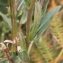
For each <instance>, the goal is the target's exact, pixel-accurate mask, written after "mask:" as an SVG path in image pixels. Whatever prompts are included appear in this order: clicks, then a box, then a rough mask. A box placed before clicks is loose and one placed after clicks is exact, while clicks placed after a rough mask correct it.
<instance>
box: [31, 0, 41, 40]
mask: <svg viewBox="0 0 63 63" xmlns="http://www.w3.org/2000/svg"><path fill="white" fill-rule="evenodd" d="M41 10H42V7H41V5H40V2H38V1H37V2H36V3H35V11H34V22H33V25H32V28H31V31H30V39H32V37H34V36H35V33H36V31H37V28H38V26H39V23H40V19H41Z"/></svg>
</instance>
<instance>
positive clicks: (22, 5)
mask: <svg viewBox="0 0 63 63" xmlns="http://www.w3.org/2000/svg"><path fill="white" fill-rule="evenodd" d="M37 1H40V4H41V5H42V6H43V7H41V6H40V4H39V3H36V4H35V5H36V6H37V7H38V9H39V10H38V12H39V13H34V12H37V7H36V8H35V9H34V10H35V11H33V14H32V15H33V17H32V21H33V20H34V19H35V20H34V23H35V24H33V22H32V23H31V24H32V25H31V29H30V30H32V31H31V33H30V35H31V36H30V40H32V39H33V37H34V36H35V35H33V33H36V30H37V28H38V26H37V25H38V24H39V23H38V21H40V17H41V15H42V16H44V15H45V13H46V12H49V11H50V10H52V9H54V8H55V7H56V6H58V5H63V0H50V1H49V0H44V4H43V0H37ZM17 3H18V4H19V5H18V6H16V7H17V11H16V12H17V13H16V15H17V16H16V18H17V20H16V23H17V27H18V29H17V33H19V36H18V38H19V40H20V43H19V44H18V45H19V46H21V47H22V49H21V50H20V51H19V53H18V55H17V56H16V55H15V54H14V53H15V52H14V53H12V47H11V44H9V49H10V50H11V55H12V56H13V58H14V60H15V61H16V63H29V62H28V61H29V59H30V63H63V7H62V8H61V9H60V10H59V12H57V14H56V15H55V16H54V18H53V20H52V22H51V23H50V25H49V27H48V28H47V29H46V31H45V32H44V33H43V34H42V35H41V36H40V37H39V38H38V39H36V40H35V41H34V44H33V46H32V48H31V52H30V54H29V56H30V58H29V56H28V54H27V52H26V44H25V42H26V41H25V38H24V36H25V34H26V32H25V31H26V20H27V16H28V7H29V6H30V3H31V0H18V2H16V4H17ZM45 4H46V5H45ZM9 5H10V4H9V0H0V15H1V16H0V42H4V40H11V39H12V34H11V32H12V31H11V29H12V27H11V22H10V9H9ZM41 9H43V10H42V11H41ZM46 9H47V10H46ZM40 12H42V13H40ZM1 13H2V14H1ZM37 14H38V15H39V16H38V17H37V16H36V15H37ZM2 16H4V18H3V17H2ZM8 25H9V26H8ZM20 30H21V31H20ZM38 33H39V32H38ZM13 54H14V55H13ZM2 58H3V59H2ZM0 60H1V61H0V63H9V61H6V60H8V59H7V58H6V56H5V54H4V52H2V51H0ZM21 60H22V61H21ZM23 61H24V62H23Z"/></svg>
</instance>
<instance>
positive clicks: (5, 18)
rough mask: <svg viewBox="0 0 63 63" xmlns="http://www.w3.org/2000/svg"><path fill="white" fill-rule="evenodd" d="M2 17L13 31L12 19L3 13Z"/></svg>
mask: <svg viewBox="0 0 63 63" xmlns="http://www.w3.org/2000/svg"><path fill="white" fill-rule="evenodd" d="M0 16H1V17H2V18H3V20H4V21H5V22H6V23H7V24H8V26H9V28H10V29H11V28H12V26H11V20H10V18H8V17H7V16H6V15H4V14H3V13H1V12H0Z"/></svg>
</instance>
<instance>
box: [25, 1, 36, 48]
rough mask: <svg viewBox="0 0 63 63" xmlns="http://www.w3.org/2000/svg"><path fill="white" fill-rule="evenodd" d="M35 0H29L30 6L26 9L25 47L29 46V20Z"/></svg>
mask: <svg viewBox="0 0 63 63" xmlns="http://www.w3.org/2000/svg"><path fill="white" fill-rule="evenodd" d="M34 4H35V0H31V4H30V7H29V9H28V17H27V22H26V44H27V47H28V46H29V42H30V40H29V34H30V22H31V20H32V12H33V8H34Z"/></svg>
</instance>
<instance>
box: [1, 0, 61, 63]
mask: <svg viewBox="0 0 63 63" xmlns="http://www.w3.org/2000/svg"><path fill="white" fill-rule="evenodd" d="M48 2H49V0H42V1H41V2H40V0H18V1H17V0H5V1H4V0H0V63H52V61H54V58H56V56H57V55H58V53H57V54H56V53H55V52H54V51H53V49H50V42H49V41H48V40H47V39H45V37H44V36H42V35H43V33H44V32H45V31H46V30H47V29H48V27H49V24H50V22H51V21H52V19H53V17H54V15H55V14H56V13H57V12H58V11H59V9H60V8H61V6H57V7H56V8H55V9H53V10H52V11H49V12H46V11H47V6H48ZM57 46H58V45H57ZM52 51H53V52H52ZM54 53H55V54H54ZM53 63H54V62H53Z"/></svg>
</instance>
